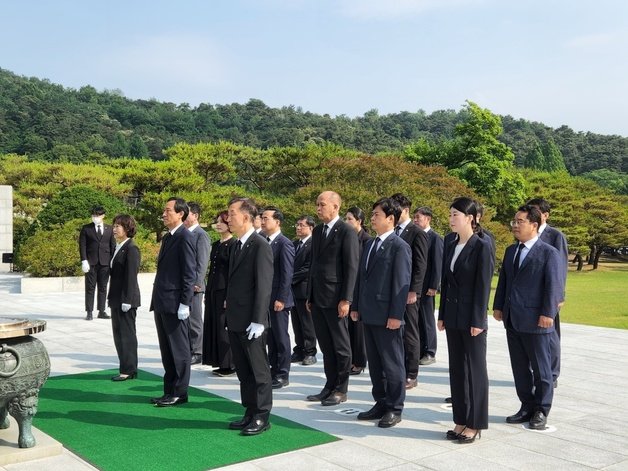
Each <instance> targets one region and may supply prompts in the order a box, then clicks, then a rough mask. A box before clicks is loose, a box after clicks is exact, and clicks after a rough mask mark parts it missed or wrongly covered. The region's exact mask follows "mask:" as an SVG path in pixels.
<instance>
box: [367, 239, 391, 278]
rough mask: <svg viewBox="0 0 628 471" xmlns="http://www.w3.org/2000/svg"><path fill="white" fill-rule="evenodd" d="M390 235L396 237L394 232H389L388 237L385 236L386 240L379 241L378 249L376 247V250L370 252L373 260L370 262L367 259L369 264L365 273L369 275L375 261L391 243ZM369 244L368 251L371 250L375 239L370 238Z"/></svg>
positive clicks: (379, 258) (378, 259) (377, 260)
mask: <svg viewBox="0 0 628 471" xmlns="http://www.w3.org/2000/svg"><path fill="white" fill-rule="evenodd" d="M392 237H396V236H395V234H394V233H393V234H391V235H389V236H388V237H386V240H384V242H382V243H381V245H380V246H379V249H377V251H376V252H375V253H372V254H371V257H373V261H372V262H371V261H370V260H369V262H370V263H369V265H368V267H367V270H366V274H367V275H370V274H371V272H372V271H373V269H374V267H375V265H377V263H378V262H379V261H380V260H381V258H382V255H384V253H385V251H386V250H389V247H390V245H391V244H392V242H391V238H392ZM369 242H370V244H369V251H370V250H371V247H372V245H373V244H374V243H375V239H371V240H370V241H369Z"/></svg>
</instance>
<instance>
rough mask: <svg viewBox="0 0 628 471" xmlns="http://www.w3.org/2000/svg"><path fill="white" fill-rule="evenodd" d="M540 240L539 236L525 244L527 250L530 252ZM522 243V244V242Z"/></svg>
mask: <svg viewBox="0 0 628 471" xmlns="http://www.w3.org/2000/svg"><path fill="white" fill-rule="evenodd" d="M537 240H539V236H538V235H537V236H534V237H532V239H530V240H528V241H527V242H523V245H525V247H526V249H528V250H530V249H531V248H532V246H533V245H534V244H536V241H537ZM520 243H521V242H520Z"/></svg>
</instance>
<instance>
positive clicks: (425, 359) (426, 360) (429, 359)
mask: <svg viewBox="0 0 628 471" xmlns="http://www.w3.org/2000/svg"><path fill="white" fill-rule="evenodd" d="M432 363H436V358H434V357H433V356H432V355H424V356H422V357H421V359H420V360H419V365H421V366H427V365H431V364H432Z"/></svg>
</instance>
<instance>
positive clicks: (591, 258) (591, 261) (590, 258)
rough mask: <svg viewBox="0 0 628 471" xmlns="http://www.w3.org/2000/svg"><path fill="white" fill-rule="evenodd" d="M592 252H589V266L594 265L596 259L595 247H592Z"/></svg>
mask: <svg viewBox="0 0 628 471" xmlns="http://www.w3.org/2000/svg"><path fill="white" fill-rule="evenodd" d="M590 248H591V252H589V256H588V257H587V260H588V264H589V265H593V258H594V257H595V245H592V246H591V247H590Z"/></svg>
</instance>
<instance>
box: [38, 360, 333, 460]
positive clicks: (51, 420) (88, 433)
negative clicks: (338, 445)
mask: <svg viewBox="0 0 628 471" xmlns="http://www.w3.org/2000/svg"><path fill="white" fill-rule="evenodd" d="M117 373H118V371H117V370H105V371H96V372H91V373H81V374H74V375H67V376H55V377H51V378H49V379H48V381H47V382H46V384H45V385H44V387H43V388H42V389H41V391H40V394H39V408H38V412H37V415H36V416H35V419H34V422H33V423H34V425H35V427H37V428H39V429H40V430H42V431H44V432H45V433H47V434H48V435H50V436H52V437H54V438H55V439H56V440H58V441H59V442H61V443H62V444H63V445H64V446H65V447H66V448H68V449H69V450H71V451H72V452H73V453H75V454H77V455H78V456H80V457H81V458H82V459H84V460H85V461H88V462H89V463H90V464H92V465H93V466H95V467H97V468H99V469H101V470H111V471H114V470H115V471H121V470H151V471H158V470H169V471H172V470H186V471H194V470H205V469H209V468H216V467H220V466H226V465H229V464H233V463H238V462H242V461H248V460H253V459H256V458H262V457H264V456H270V455H274V454H277V453H284V452H287V451H291V450H296V449H299V448H305V447H309V446H314V445H320V444H323V443H329V442H332V441H335V440H337V438H336V437H334V436H332V435H329V434H326V433H324V432H320V431H318V430H314V429H312V428H310V427H306V426H303V425H300V424H298V423H296V422H292V421H290V420H287V419H283V418H281V417H276V416H271V424H272V427H271V429H270V430H269V431H267V432H264V433H262V434H260V435H256V436H253V437H244V436H241V435H240V434H239V432H238V431H237V430H229V429H228V428H227V425H228V423H229V422H230V421H232V420H237V419H239V418H241V417H242V414H243V413H244V409H243V408H242V406H241V405H240V404H239V403H235V402H232V401H230V400H228V399H225V398H223V397H220V396H216V395H214V394H211V393H207V392H205V391H202V390H200V389H196V388H190V389H189V398H190V402H188V403H187V404H183V405H180V406H176V407H165V408H163V407H155V406H153V405H152V404H150V403H149V402H148V401H149V399H150V398H151V397H156V396H161V394H162V392H163V389H162V380H161V377H159V376H156V375H154V374H151V373H148V372H145V371H140V373H139V377H138V379H135V380H132V381H124V382H117V383H116V382H113V381H111V380H110V378H111V376H114V375H116V374H117Z"/></svg>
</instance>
